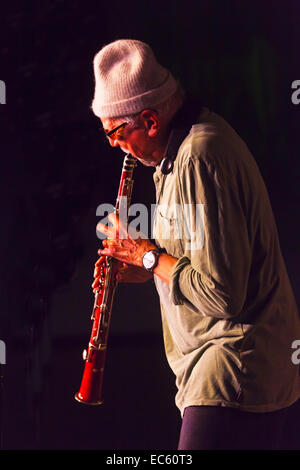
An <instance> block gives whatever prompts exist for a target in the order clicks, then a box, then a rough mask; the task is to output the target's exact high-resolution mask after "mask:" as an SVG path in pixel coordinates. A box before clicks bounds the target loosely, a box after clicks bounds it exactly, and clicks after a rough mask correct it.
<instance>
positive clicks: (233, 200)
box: [170, 156, 251, 319]
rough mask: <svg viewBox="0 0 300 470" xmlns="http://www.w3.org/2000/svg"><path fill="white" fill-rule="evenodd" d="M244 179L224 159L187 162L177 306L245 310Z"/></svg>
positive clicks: (212, 311) (215, 313)
mask: <svg viewBox="0 0 300 470" xmlns="http://www.w3.org/2000/svg"><path fill="white" fill-rule="evenodd" d="M239 178H240V177H239V176H238V172H236V173H235V174H234V172H232V170H231V169H230V165H229V167H228V166H226V164H222V160H221V159H220V160H219V161H218V160H217V159H216V158H215V159H209V158H202V157H201V156H197V157H195V156H192V157H191V158H190V159H189V160H188V161H187V163H186V164H185V165H184V166H183V168H182V170H181V173H180V177H179V182H178V184H179V187H180V193H181V204H182V207H184V208H187V213H188V214H189V217H186V216H185V217H184V220H185V227H186V228H185V230H184V237H183V243H184V256H182V257H181V258H180V259H179V260H178V261H177V263H176V264H175V265H174V267H173V269H172V272H171V280H170V292H171V294H170V295H171V299H172V301H173V303H174V304H175V305H182V304H185V305H186V306H188V307H189V308H191V309H192V310H193V311H195V312H197V313H199V314H203V315H206V316H212V317H217V318H223V319H230V318H233V317H235V316H237V315H238V314H239V313H240V312H241V311H242V309H243V305H244V302H245V298H246V294H247V285H248V277H249V272H250V265H251V246H250V242H249V237H248V229H247V220H246V211H245V204H244V199H243V196H242V192H243V189H242V182H241V181H239ZM197 217H198V221H197V220H196V219H197ZM193 233H194V242H191V241H192V239H193Z"/></svg>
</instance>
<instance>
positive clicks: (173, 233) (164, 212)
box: [153, 205, 184, 258]
mask: <svg viewBox="0 0 300 470" xmlns="http://www.w3.org/2000/svg"><path fill="white" fill-rule="evenodd" d="M175 206H176V205H175ZM153 236H154V239H155V241H156V243H157V244H158V246H159V247H160V248H163V249H165V250H166V252H167V253H168V254H169V255H171V256H175V257H176V258H180V257H181V256H182V255H183V251H184V250H183V226H182V221H181V215H180V210H179V207H172V206H166V205H158V206H157V208H156V211H155V217H154V224H153Z"/></svg>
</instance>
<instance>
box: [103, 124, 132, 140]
mask: <svg viewBox="0 0 300 470" xmlns="http://www.w3.org/2000/svg"><path fill="white" fill-rule="evenodd" d="M126 125H127V122H123V123H122V124H120V125H119V126H117V127H114V128H113V129H112V130H111V131H109V132H105V130H104V134H105V135H106V137H109V138H111V136H112V135H113V134H115V132H117V131H118V130H119V129H122V128H124V127H125V126H126ZM122 134H123V133H122ZM122 134H121V133H120V132H119V133H118V136H117V137H122Z"/></svg>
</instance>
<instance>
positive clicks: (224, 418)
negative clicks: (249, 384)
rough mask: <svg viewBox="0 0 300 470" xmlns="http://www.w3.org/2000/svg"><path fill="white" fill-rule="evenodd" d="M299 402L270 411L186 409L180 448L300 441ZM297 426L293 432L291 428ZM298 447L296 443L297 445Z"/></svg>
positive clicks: (282, 445) (280, 446)
mask: <svg viewBox="0 0 300 470" xmlns="http://www.w3.org/2000/svg"><path fill="white" fill-rule="evenodd" d="M299 404H300V402H299V403H298V402H297V403H296V404H295V405H292V406H290V407H288V408H283V409H281V410H279V411H272V412H268V413H252V412H246V411H240V410H236V409H233V408H225V407H221V406H189V407H187V408H185V410H184V415H183V419H182V426H181V432H180V438H179V444H178V449H179V450H215V449H216V450H222V449H223V450H225V449H226V450H250V449H251V450H285V449H286V448H290V447H289V445H290V438H291V437H292V438H295V437H296V440H297V439H298V440H299V447H298V448H299V449H300V428H299V424H298V423H299V414H300V413H299V409H300V406H299ZM291 420H292V423H293V424H294V425H295V426H296V427H295V430H294V435H293V436H289V435H288V434H287V433H288V432H289V430H290V431H291V430H293V425H292V427H291V424H290V423H291ZM294 445H296V446H297V442H296V443H295V444H294Z"/></svg>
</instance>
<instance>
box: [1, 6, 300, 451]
mask: <svg viewBox="0 0 300 470" xmlns="http://www.w3.org/2000/svg"><path fill="white" fill-rule="evenodd" d="M0 10H1V11H0V13H1V33H0V34H1V44H0V51H1V62H0V79H1V80H3V81H4V82H5V84H6V104H5V105H0V115H1V128H0V133H1V222H2V223H1V232H0V237H1V245H0V247H1V263H0V273H1V284H0V292H1V312H0V314H1V323H0V339H1V340H2V341H5V343H6V365H5V366H2V371H3V378H2V384H1V390H2V391H1V432H2V448H4V449H175V448H176V445H177V439H178V432H179V428H180V416H179V412H178V410H177V409H176V407H175V404H174V394H175V383H174V377H173V374H172V372H171V371H170V370H169V366H168V364H167V361H166V359H165V356H164V350H163V343H162V332H161V322H160V312H159V303H158V298H157V295H156V292H155V289H154V285H153V284H152V283H151V282H150V283H147V284H145V285H139V286H132V285H126V286H125V285H121V286H119V290H118V295H117V297H116V301H115V306H114V312H113V319H112V325H111V333H110V339H109V352H108V358H107V364H106V370H105V386H104V397H105V404H104V406H102V407H86V406H84V405H80V404H78V403H77V402H75V400H74V398H73V395H74V393H75V392H76V391H77V389H78V387H79V384H80V380H81V376H82V370H83V362H82V359H81V351H82V349H83V348H84V347H86V346H87V343H88V339H89V335H90V329H91V322H90V311H91V308H92V304H93V295H92V291H91V288H90V285H91V282H92V280H93V277H92V276H93V265H94V262H95V260H96V259H97V249H98V245H99V240H98V239H97V238H96V234H95V227H96V223H97V217H96V208H97V206H98V205H99V204H100V203H103V202H109V203H112V204H114V202H115V198H116V191H117V187H118V184H119V176H120V170H121V163H122V159H123V154H122V152H120V151H119V150H117V149H111V148H109V147H108V145H107V142H105V140H104V139H103V136H102V134H101V132H100V125H99V122H98V120H97V119H96V118H95V117H94V116H93V114H92V112H91V110H90V103H91V100H92V96H93V86H94V81H93V80H94V79H93V73H92V60H93V57H94V54H95V53H96V52H97V51H98V50H99V49H100V48H101V47H102V46H103V45H105V44H107V43H109V42H111V41H113V40H115V39H119V38H135V39H140V40H143V41H145V42H147V43H149V44H150V45H151V46H152V48H153V50H154V51H155V54H156V56H157V58H158V59H159V61H160V62H161V63H162V64H163V65H165V66H166V67H168V68H169V69H171V71H172V72H173V74H174V76H175V77H176V78H177V79H179V80H180V82H181V83H182V85H183V87H184V88H185V89H187V90H189V91H190V92H192V93H194V94H195V95H197V96H199V97H200V96H201V97H205V101H206V102H207V104H208V105H209V106H210V107H211V108H212V109H213V110H214V111H216V112H218V113H220V114H221V115H222V116H223V117H225V119H227V120H228V121H229V122H230V123H231V124H232V125H233V127H234V128H235V129H236V130H237V132H238V133H239V134H240V135H241V136H242V137H243V138H244V139H245V141H246V142H247V144H248V146H249V147H250V149H251V151H252V152H253V154H254V157H255V159H256V161H257V163H258V165H259V167H260V169H261V172H262V174H263V177H264V179H265V182H266V185H267V187H268V190H269V193H270V198H271V201H272V205H273V209H274V213H275V217H276V220H277V223H278V231H279V235H280V240H281V247H282V251H283V254H284V257H285V260H286V263H287V267H288V271H289V274H290V278H291V282H292V285H293V287H294V291H295V295H296V298H297V301H299V291H298V289H297V288H298V287H299V283H300V278H299V274H298V259H299V249H298V243H297V242H298V233H297V226H298V221H299V215H298V202H299V188H298V173H299V158H298V157H299V151H298V146H299V141H300V137H299V116H300V104H299V105H298V106H297V105H295V104H293V103H292V100H291V95H292V89H291V84H292V82H293V81H294V80H297V79H300V73H299V70H298V69H297V67H298V63H297V57H298V55H299V53H298V54H297V45H298V44H299V14H300V5H299V2H297V1H295V2H292V1H286V2H284V4H282V3H281V2H280V3H279V2H271V1H263V0H262V1H260V2H257V1H255V2H253V1H243V2H241V1H238V0H228V1H225V0H223V1H221V0H220V1H218V0H211V1H204V0H198V1H188V2H178V1H161V2H156V1H154V2H148V1H145V2H137V1H128V2H121V1H120V0H116V1H114V2H104V1H101V0H99V1H97V2H94V1H85V2H83V1H82V0H81V1H79V0H75V1H72V2H71V1H63V0H52V1H43V2H38V1H33V0H23V1H21V0H20V1H12V2H10V3H9V4H8V3H7V2H1V3H0ZM152 173H153V170H151V169H147V168H144V167H142V166H138V168H137V169H136V172H135V183H134V192H133V201H134V202H141V203H144V204H146V205H148V206H150V204H151V203H154V202H155V201H154V188H153V183H152ZM291 426H296V424H295V423H294V424H293V423H292V424H291ZM290 429H294V428H293V427H291V428H290ZM293 445H294V446H298V445H299V444H298V443H294V444H293ZM297 448H298V447H297Z"/></svg>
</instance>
